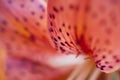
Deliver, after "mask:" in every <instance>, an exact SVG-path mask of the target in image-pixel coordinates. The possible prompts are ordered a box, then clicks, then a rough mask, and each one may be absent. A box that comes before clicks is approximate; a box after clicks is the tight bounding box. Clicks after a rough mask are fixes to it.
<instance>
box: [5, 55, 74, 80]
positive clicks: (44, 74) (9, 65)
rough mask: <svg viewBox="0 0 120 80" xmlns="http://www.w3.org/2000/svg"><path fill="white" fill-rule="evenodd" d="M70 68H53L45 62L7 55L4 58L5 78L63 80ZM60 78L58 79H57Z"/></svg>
mask: <svg viewBox="0 0 120 80" xmlns="http://www.w3.org/2000/svg"><path fill="white" fill-rule="evenodd" d="M71 70H72V68H67V69H66V70H65V69H61V68H53V67H51V66H49V65H47V64H45V63H42V62H41V63H40V62H37V61H31V60H29V59H25V58H21V59H20V58H15V57H11V56H9V57H8V58H7V60H6V71H5V72H6V77H7V80H18V79H19V80H61V79H62V80H64V77H65V76H63V75H67V74H69V72H71ZM59 78H60V79H59Z"/></svg>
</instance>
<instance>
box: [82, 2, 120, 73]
mask: <svg viewBox="0 0 120 80" xmlns="http://www.w3.org/2000/svg"><path fill="white" fill-rule="evenodd" d="M88 7H89V10H88V11H87V15H86V22H85V27H86V28H85V30H84V32H83V37H82V39H84V42H85V43H86V45H87V46H89V49H90V50H91V51H92V55H93V56H92V57H93V58H94V60H95V63H96V66H97V67H98V68H99V69H100V70H101V71H103V72H107V73H109V72H113V71H115V70H117V69H119V68H120V36H119V34H120V1H119V0H91V1H90V5H89V6H88Z"/></svg>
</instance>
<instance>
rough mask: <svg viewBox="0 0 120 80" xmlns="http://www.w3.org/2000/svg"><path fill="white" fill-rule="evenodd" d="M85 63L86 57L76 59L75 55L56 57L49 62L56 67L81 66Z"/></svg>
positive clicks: (81, 56)
mask: <svg viewBox="0 0 120 80" xmlns="http://www.w3.org/2000/svg"><path fill="white" fill-rule="evenodd" d="M83 62H85V56H83V55H80V56H78V57H76V55H74V54H70V55H59V56H54V57H52V58H51V59H50V60H49V61H48V63H49V64H50V65H52V66H55V67H58V66H68V65H75V64H81V63H83Z"/></svg>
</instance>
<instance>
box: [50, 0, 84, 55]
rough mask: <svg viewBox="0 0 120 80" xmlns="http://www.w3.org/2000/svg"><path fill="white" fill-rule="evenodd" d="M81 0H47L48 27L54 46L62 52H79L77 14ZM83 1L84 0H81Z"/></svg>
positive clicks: (81, 5)
mask: <svg viewBox="0 0 120 80" xmlns="http://www.w3.org/2000/svg"><path fill="white" fill-rule="evenodd" d="M81 1H82V0H66V1H64V0H48V24H49V25H48V27H49V31H50V34H51V38H52V39H53V42H54V44H55V47H56V48H57V49H58V50H60V51H61V52H62V53H67V54H71V53H74V54H79V53H81V50H80V49H79V47H78V46H77V44H76V36H77V35H76V34H77V32H76V31H77V28H78V30H80V29H81V27H77V17H78V16H77V15H78V13H79V10H80V9H82V8H81V7H83V4H82V2H81ZM83 2H84V1H83Z"/></svg>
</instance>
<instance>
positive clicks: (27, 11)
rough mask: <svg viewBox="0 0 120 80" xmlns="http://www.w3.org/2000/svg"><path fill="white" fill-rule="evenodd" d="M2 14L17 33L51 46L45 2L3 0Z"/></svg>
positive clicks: (0, 7) (1, 3)
mask: <svg viewBox="0 0 120 80" xmlns="http://www.w3.org/2000/svg"><path fill="white" fill-rule="evenodd" d="M0 12H1V13H2V14H3V15H4V16H5V17H6V19H7V20H8V21H9V22H10V23H11V25H13V26H12V28H13V29H14V30H15V31H17V32H19V33H20V34H22V35H24V36H26V37H30V38H32V39H34V38H36V40H40V41H43V42H44V43H46V45H49V46H50V41H49V35H48V29H47V13H46V3H45V1H44V0H1V1H0Z"/></svg>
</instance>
